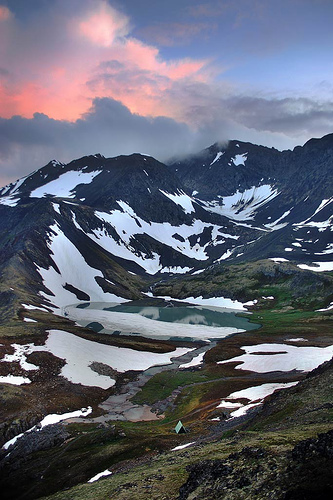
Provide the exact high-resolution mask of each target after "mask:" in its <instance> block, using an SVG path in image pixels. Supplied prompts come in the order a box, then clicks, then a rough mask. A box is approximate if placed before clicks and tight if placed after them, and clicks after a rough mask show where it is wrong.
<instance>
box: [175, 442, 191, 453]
mask: <svg viewBox="0 0 333 500" xmlns="http://www.w3.org/2000/svg"><path fill="white" fill-rule="evenodd" d="M195 443H196V441H192V443H186V444H180V445H179V446H176V447H175V448H172V449H171V451H178V450H183V449H184V448H188V447H189V446H192V444H195Z"/></svg>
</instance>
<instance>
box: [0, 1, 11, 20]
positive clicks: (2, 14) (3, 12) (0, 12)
mask: <svg viewBox="0 0 333 500" xmlns="http://www.w3.org/2000/svg"><path fill="white" fill-rule="evenodd" d="M11 15H12V14H11V12H10V10H9V9H8V7H5V6H4V5H0V21H7V19H9V18H10V17H11Z"/></svg>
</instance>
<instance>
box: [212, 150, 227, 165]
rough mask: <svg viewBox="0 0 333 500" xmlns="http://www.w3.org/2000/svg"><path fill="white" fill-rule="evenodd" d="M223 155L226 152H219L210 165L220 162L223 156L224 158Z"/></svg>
mask: <svg viewBox="0 0 333 500" xmlns="http://www.w3.org/2000/svg"><path fill="white" fill-rule="evenodd" d="M223 155H224V151H223V152H222V151H219V152H218V153H217V154H216V156H215V158H214V160H213V161H212V163H210V165H213V164H214V163H215V162H216V161H218V160H219V159H220V158H221V156H223Z"/></svg>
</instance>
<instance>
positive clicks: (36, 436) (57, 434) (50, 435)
mask: <svg viewBox="0 0 333 500" xmlns="http://www.w3.org/2000/svg"><path fill="white" fill-rule="evenodd" d="M68 438H69V434H68V432H67V431H66V429H65V426H64V425H61V424H53V425H47V426H46V427H44V428H43V429H40V430H38V429H36V430H33V431H31V432H27V433H25V434H24V435H23V436H21V437H20V438H19V439H17V441H16V442H15V443H14V444H13V445H11V446H10V447H9V448H8V452H7V454H6V456H5V457H4V458H3V459H2V460H1V462H0V468H3V467H6V466H7V467H9V468H10V469H17V468H19V467H20V466H21V465H22V463H23V462H24V461H25V460H26V457H27V456H28V455H31V453H34V452H36V451H41V450H48V449H50V448H52V447H53V446H56V445H58V444H60V443H63V442H64V441H65V440H66V439H68Z"/></svg>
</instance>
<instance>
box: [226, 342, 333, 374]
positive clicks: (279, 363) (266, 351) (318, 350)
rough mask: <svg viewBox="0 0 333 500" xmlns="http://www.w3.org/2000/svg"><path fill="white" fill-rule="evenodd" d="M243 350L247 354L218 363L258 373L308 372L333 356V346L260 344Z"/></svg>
mask: <svg viewBox="0 0 333 500" xmlns="http://www.w3.org/2000/svg"><path fill="white" fill-rule="evenodd" d="M242 350H243V351H245V352H246V354H242V355H241V356H236V357H235V358H232V359H228V360H225V361H218V364H224V363H230V362H237V363H241V364H240V365H238V366H236V369H238V370H250V371H253V372H257V373H268V372H273V371H292V370H300V371H303V372H308V371H310V370H313V369H314V368H317V366H319V365H320V364H321V363H324V361H328V360H329V359H331V357H332V356H333V346H328V347H310V346H309V347H296V346H292V345H287V344H260V345H251V346H244V347H242Z"/></svg>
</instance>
